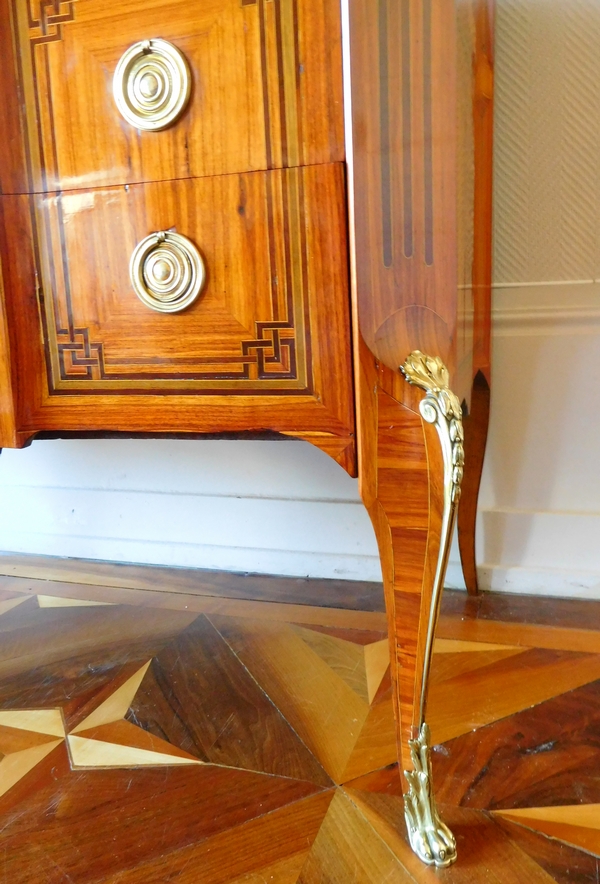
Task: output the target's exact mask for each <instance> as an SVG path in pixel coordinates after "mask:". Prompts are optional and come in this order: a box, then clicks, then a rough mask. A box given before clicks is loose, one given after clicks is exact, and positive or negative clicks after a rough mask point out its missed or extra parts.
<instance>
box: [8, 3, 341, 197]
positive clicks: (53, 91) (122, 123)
mask: <svg viewBox="0 0 600 884" xmlns="http://www.w3.org/2000/svg"><path fill="white" fill-rule="evenodd" d="M153 39H154V40H157V39H161V40H166V41H168V42H169V43H172V44H173V45H174V46H175V47H176V48H177V49H178V50H179V51H180V52H181V53H183V55H184V57H185V59H186V61H187V66H188V69H189V75H190V87H191V92H190V97H189V101H188V103H187V105H186V108H185V110H184V111H183V113H182V114H181V116H180V117H179V119H178V120H177V121H176V122H175V123H173V124H172V125H170V126H169V127H168V128H166V129H164V130H162V131H142V130H140V129H137V128H135V126H133V125H131V124H130V123H129V122H127V121H126V120H125V119H124V117H123V116H122V115H121V114H120V112H119V110H118V108H117V105H116V102H115V98H114V96H113V77H114V73H115V69H116V67H117V64H118V62H119V59H120V58H121V57H122V56H123V54H124V53H125V51H126V50H127V49H129V47H131V46H132V45H133V44H136V43H138V42H143V41H152V40H153ZM150 45H152V44H150ZM146 85H148V84H146ZM136 88H137V87H136ZM0 89H1V90H2V93H3V94H2V95H1V96H0V98H1V101H0V105H2V108H1V109H0V125H2V126H3V132H4V133H6V135H7V137H5V138H3V140H2V144H1V145H0V186H1V188H2V191H3V192H4V193H27V192H45V191H51V190H66V189H72V188H91V187H99V186H105V185H113V184H126V183H135V182H147V181H160V180H168V179H174V178H188V177H201V176H206V175H220V174H224V173H229V172H246V171H253V170H264V169H271V168H282V167H287V166H299V165H312V164H316V163H328V162H332V161H336V160H341V159H343V152H344V141H343V119H342V116H343V112H342V82H341V49H340V21H339V11H338V2H337V0H123V2H120V3H118V4H110V3H106V0H76V2H59V0H54V2H52V3H49V2H46V0H0ZM20 108H23V115H22V117H21V118H20V113H19V109H20Z"/></svg>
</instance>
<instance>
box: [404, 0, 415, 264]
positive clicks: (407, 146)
mask: <svg viewBox="0 0 600 884" xmlns="http://www.w3.org/2000/svg"><path fill="white" fill-rule="evenodd" d="M410 61H411V59H410V0H402V187H403V217H404V254H405V256H406V257H407V258H412V256H413V254H414V241H413V187H412V76H411V63H410Z"/></svg>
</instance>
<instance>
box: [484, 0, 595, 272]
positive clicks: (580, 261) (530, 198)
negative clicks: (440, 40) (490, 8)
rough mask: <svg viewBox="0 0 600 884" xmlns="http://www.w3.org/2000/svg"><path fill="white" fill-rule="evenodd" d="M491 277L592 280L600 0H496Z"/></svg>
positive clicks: (593, 269)
mask: <svg viewBox="0 0 600 884" xmlns="http://www.w3.org/2000/svg"><path fill="white" fill-rule="evenodd" d="M496 46H497V48H496V72H497V73H496V89H497V92H496V96H497V98H496V102H497V103H496V146H495V149H496V156H495V162H496V167H495V169H496V173H495V175H496V177H495V180H496V185H495V186H496V193H495V273H494V276H495V281H496V284H502V283H513V284H515V283H528V282H529V283H531V282H552V281H558V280H593V279H598V278H600V248H599V245H598V240H599V233H600V0H497V44H496Z"/></svg>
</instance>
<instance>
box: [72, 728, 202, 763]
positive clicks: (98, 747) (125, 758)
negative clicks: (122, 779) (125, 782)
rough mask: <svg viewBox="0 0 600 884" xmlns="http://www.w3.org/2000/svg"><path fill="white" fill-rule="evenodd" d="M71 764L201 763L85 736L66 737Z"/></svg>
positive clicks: (196, 760)
mask: <svg viewBox="0 0 600 884" xmlns="http://www.w3.org/2000/svg"><path fill="white" fill-rule="evenodd" d="M67 742H68V744H69V752H70V755H71V761H72V766H73V767H74V768H90V767H101V768H109V767H125V768H128V767H132V768H133V767H163V766H169V767H170V766H171V765H177V764H203V763H204V762H202V761H199V760H198V759H197V758H191V757H188V758H181V757H179V756H177V755H172V754H171V753H168V754H167V753H166V752H151V751H149V750H148V749H138V748H137V747H136V746H118V745H116V744H115V743H105V742H102V741H101V740H88V739H86V738H85V737H79V736H74V735H70V736H69V737H67Z"/></svg>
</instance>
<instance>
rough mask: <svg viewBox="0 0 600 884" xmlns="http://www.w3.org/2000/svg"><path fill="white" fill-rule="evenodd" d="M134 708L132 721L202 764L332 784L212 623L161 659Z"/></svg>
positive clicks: (193, 630) (202, 621) (201, 624)
mask: <svg viewBox="0 0 600 884" xmlns="http://www.w3.org/2000/svg"><path fill="white" fill-rule="evenodd" d="M184 661H185V663H184ZM129 705H130V707H131V709H130V712H129V716H128V717H129V720H130V721H132V722H134V723H136V724H138V725H140V726H141V727H143V728H144V729H145V730H148V731H149V732H151V733H153V734H155V735H156V736H158V737H162V738H163V739H167V740H169V742H173V743H175V745H178V746H179V747H180V748H182V749H185V751H186V752H188V753H190V754H191V755H193V756H195V757H197V758H201V759H203V760H205V761H210V762H212V763H214V764H221V765H226V766H228V767H239V768H243V769H245V770H255V771H260V772H262V773H268V774H273V775H275V776H284V777H291V778H294V779H297V780H308V781H310V782H313V783H315V784H318V785H320V786H329V785H330V784H331V781H330V779H329V777H327V775H326V774H325V771H324V770H323V769H322V767H321V766H320V765H319V764H318V763H317V762H316V761H315V758H314V757H313V756H312V755H311V754H310V752H309V751H308V750H307V748H306V746H305V745H304V744H303V743H302V742H301V740H300V739H299V738H298V736H297V734H296V733H295V732H294V731H293V730H292V728H291V727H290V725H289V724H288V722H287V721H286V720H285V718H284V717H283V716H282V714H281V712H280V711H279V710H278V708H277V707H276V706H274V705H273V703H272V702H271V701H270V700H269V698H268V697H267V696H266V695H265V693H264V691H263V690H262V689H261V688H259V686H258V685H257V683H256V682H255V681H254V679H253V678H252V677H251V675H250V674H249V673H248V670H247V669H246V668H245V667H244V666H242V665H240V662H239V660H238V658H237V657H236V656H235V655H234V653H233V652H232V651H231V650H230V648H229V646H228V645H227V644H226V643H225V641H224V640H223V639H222V638H221V636H220V635H219V633H218V632H217V631H216V630H215V628H214V627H213V626H212V625H211V624H210V623H209V621H208V620H207V619H206V618H205V617H199V618H198V619H197V620H196V621H194V623H193V624H192V625H191V626H190V627H189V628H188V629H187V630H184V631H183V632H182V633H180V635H179V636H178V637H177V639H176V640H175V641H174V642H172V643H171V644H170V645H169V646H168V647H167V648H165V650H164V651H162V652H161V653H160V654H158V655H157V656H156V658H155V659H154V661H153V663H152V669H151V671H150V672H149V673H148V677H147V678H146V679H145V681H144V682H143V683H142V685H141V690H140V691H139V692H137V694H136V697H135V700H134V701H133V702H132V703H130V704H129Z"/></svg>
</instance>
